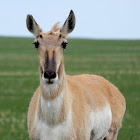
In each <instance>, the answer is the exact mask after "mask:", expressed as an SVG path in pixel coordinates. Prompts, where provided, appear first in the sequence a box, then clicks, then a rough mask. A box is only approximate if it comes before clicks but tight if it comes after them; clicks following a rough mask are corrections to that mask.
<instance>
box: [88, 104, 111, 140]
mask: <svg viewBox="0 0 140 140" xmlns="http://www.w3.org/2000/svg"><path fill="white" fill-rule="evenodd" d="M90 119H91V130H93V139H94V140H102V139H104V138H105V137H106V136H107V135H108V130H109V128H110V126H111V122H112V113H111V109H110V106H109V105H107V106H106V107H104V108H103V109H101V110H97V111H92V112H91V114H90Z"/></svg>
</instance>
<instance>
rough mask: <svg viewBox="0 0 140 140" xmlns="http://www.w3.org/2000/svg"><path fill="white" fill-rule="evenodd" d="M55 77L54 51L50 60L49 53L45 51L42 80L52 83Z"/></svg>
mask: <svg viewBox="0 0 140 140" xmlns="http://www.w3.org/2000/svg"><path fill="white" fill-rule="evenodd" d="M56 76H57V74H56V61H55V51H53V55H52V57H51V58H49V53H48V51H47V53H46V59H45V66H44V78H45V79H47V82H48V83H53V82H54V81H55V78H56Z"/></svg>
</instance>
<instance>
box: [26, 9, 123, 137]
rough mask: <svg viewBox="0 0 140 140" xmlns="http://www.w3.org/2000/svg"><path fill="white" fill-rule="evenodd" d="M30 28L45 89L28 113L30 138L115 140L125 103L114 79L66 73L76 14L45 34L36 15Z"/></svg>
mask: <svg viewBox="0 0 140 140" xmlns="http://www.w3.org/2000/svg"><path fill="white" fill-rule="evenodd" d="M26 23H27V28H28V30H29V31H30V32H31V33H33V35H34V36H35V40H34V43H33V44H34V45H35V48H36V49H37V51H38V53H39V62H40V86H39V87H38V89H37V90H36V92H35V93H34V95H33V97H32V100H31V103H30V106H29V111H28V131H29V137H30V139H31V140H116V139H117V135H118V131H119V129H120V127H121V124H122V119H123V116H124V112H125V99H124V97H123V95H122V94H121V93H120V91H119V90H118V89H117V88H116V87H115V86H114V85H112V84H111V83H110V82H109V81H107V80H106V79H104V78H103V77H101V76H97V75H88V74H83V75H75V76H69V75H66V73H65V69H64V64H63V60H64V57H63V51H64V49H66V45H67V40H66V38H67V35H68V34H69V33H71V32H72V31H73V29H74V27H75V15H74V12H73V11H72V10H71V12H70V14H69V16H68V18H67V19H66V21H65V23H64V25H63V26H62V27H61V28H59V27H58V24H59V23H56V24H55V25H54V26H53V27H52V29H51V30H50V31H49V32H43V31H42V29H41V28H40V27H39V25H38V24H37V22H36V21H35V20H34V18H33V16H32V15H27V20H26Z"/></svg>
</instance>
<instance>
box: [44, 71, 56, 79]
mask: <svg viewBox="0 0 140 140" xmlns="http://www.w3.org/2000/svg"><path fill="white" fill-rule="evenodd" d="M55 77H56V73H55V72H54V71H46V72H44V78H48V79H54V78H55Z"/></svg>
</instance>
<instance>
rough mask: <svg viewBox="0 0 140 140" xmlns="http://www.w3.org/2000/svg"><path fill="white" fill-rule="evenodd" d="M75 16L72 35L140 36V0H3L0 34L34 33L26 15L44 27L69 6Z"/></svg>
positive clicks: (62, 15) (62, 19) (61, 17)
mask: <svg viewBox="0 0 140 140" xmlns="http://www.w3.org/2000/svg"><path fill="white" fill-rule="evenodd" d="M71 9H72V10H73V11H74V13H75V16H76V26H75V29H74V31H73V32H72V33H71V34H70V37H72V38H92V39H140V0H23V1H20V0H4V1H2V0H1V2H0V36H17V37H18V36H19V37H22V36H23V37H33V35H32V34H31V33H30V32H29V31H28V30H27V27H26V16H27V14H32V15H33V17H34V18H35V20H36V21H37V23H38V24H39V26H40V27H41V28H42V29H43V31H49V30H50V29H51V27H52V26H53V25H54V24H55V23H56V22H58V21H60V27H61V26H62V25H63V23H64V22H65V20H66V18H67V16H68V15H69V12H70V10H71Z"/></svg>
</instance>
